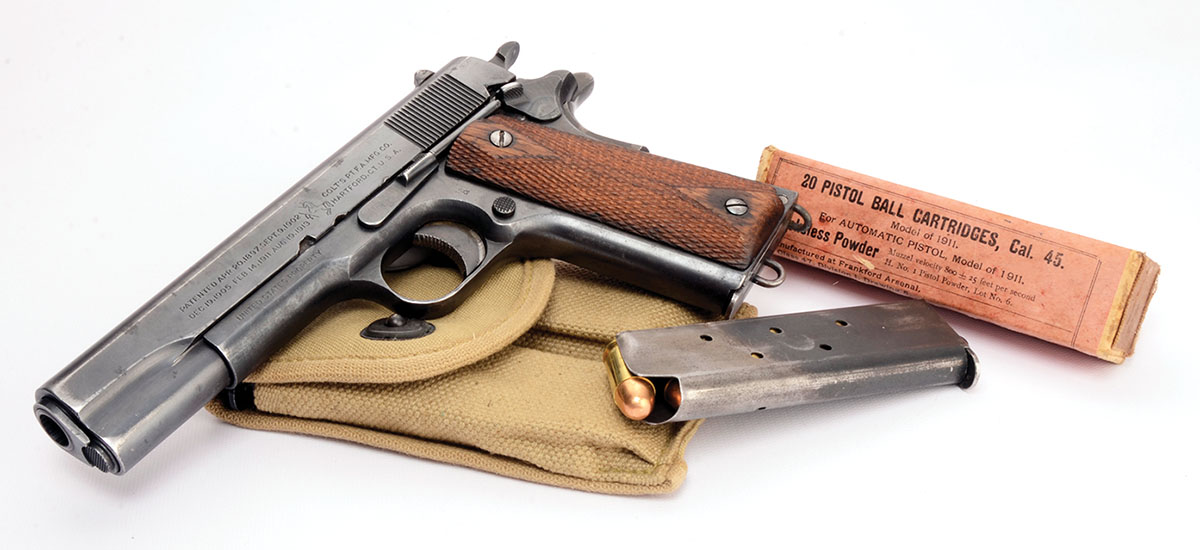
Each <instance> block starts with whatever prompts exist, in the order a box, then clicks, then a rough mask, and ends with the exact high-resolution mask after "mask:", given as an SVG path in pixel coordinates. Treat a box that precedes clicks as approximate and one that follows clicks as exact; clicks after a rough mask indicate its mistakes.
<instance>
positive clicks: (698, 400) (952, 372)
mask: <svg viewBox="0 0 1200 550" xmlns="http://www.w3.org/2000/svg"><path fill="white" fill-rule="evenodd" d="M615 344H616V345H615V349H616V350H617V351H618V352H619V353H616V354H611V353H610V354H606V358H605V359H606V361H609V362H610V364H609V368H610V371H611V372H614V373H616V372H622V370H624V371H627V372H628V373H629V375H630V376H633V377H644V378H645V379H647V380H649V381H650V382H652V383H653V384H654V386H655V387H656V388H657V390H658V391H657V392H656V393H657V394H659V395H664V394H665V396H669V397H667V398H665V399H656V400H655V403H654V406H653V410H652V411H651V412H650V413H649V415H648V416H647V417H646V418H645V421H646V422H648V423H651V424H660V423H663V422H675V421H680V420H691V419H695V418H707V417H710V416H720V415H726V414H736V413H742V412H749V411H755V410H762V409H768V408H770V409H773V408H778V407H787V406H791V405H800V404H805V403H817V402H821V401H830V400H834V399H845V398H850V397H861V396H866V395H874V394H879V393H888V392H894V391H900V390H908V389H916V388H924V387H929V386H940V385H957V386H960V387H963V388H966V387H969V386H971V385H972V384H974V382H975V379H976V376H977V372H976V368H975V367H976V359H975V354H974V353H972V352H971V350H970V348H968V347H967V342H966V341H965V340H963V339H962V337H960V336H959V335H958V334H957V333H955V332H954V329H952V328H950V325H948V324H946V322H945V321H943V320H942V319H941V317H939V316H938V314H937V313H936V312H935V311H934V310H933V308H932V307H930V306H929V305H928V304H926V303H925V302H921V301H916V300H912V301H906V302H897V303H892V304H879V305H872V306H863V307H853V308H844V309H831V310H826V311H815V312H810V313H796V314H790V315H778V316H774V317H760V318H756V319H744V320H737V321H717V322H713V323H704V324H699V325H688V326H682V327H672V328H664V329H652V330H639V331H630V332H623V333H621V334H619V335H617V339H616V342H615ZM611 361H622V362H623V365H620V366H615V365H613V364H611ZM614 382H615V383H618V384H619V383H620V382H621V381H620V380H615V381H614ZM674 403H677V404H674ZM620 405H621V404H620V403H618V407H619V406H620Z"/></svg>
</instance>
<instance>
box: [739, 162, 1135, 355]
mask: <svg viewBox="0 0 1200 550" xmlns="http://www.w3.org/2000/svg"><path fill="white" fill-rule="evenodd" d="M759 179H760V180H761V181H765V182H767V183H771V184H774V185H778V186H780V187H786V188H788V189H792V190H794V191H797V192H798V193H799V194H800V197H799V203H800V204H801V205H803V206H804V207H805V208H806V209H807V210H808V211H809V213H810V214H811V215H812V217H813V227H812V228H811V229H810V230H809V231H807V232H806V233H804V234H799V233H789V234H788V236H787V237H785V239H784V242H783V244H781V245H780V247H779V250H778V252H777V254H778V255H780V256H782V257H784V258H788V259H791V260H796V261H799V262H802V263H806V264H809V265H813V266H816V267H820V268H822V269H825V270H828V271H832V272H835V273H839V274H842V275H845V276H847V277H851V278H853V279H857V280H859V281H863V282H867V283H870V284H873V285H875V286H879V287H882V288H886V289H888V290H891V291H893V292H896V293H899V294H903V295H905V296H910V297H913V298H921V299H924V300H927V301H929V302H931V303H936V304H938V305H942V306H944V307H947V308H950V309H954V310H957V311H960V312H963V313H965V314H967V315H970V316H973V317H977V318H981V319H984V320H987V321H990V322H993V323H995V324H998V325H1001V326H1004V327H1008V328H1010V329H1013V330H1016V331H1019V332H1022V333H1025V334H1030V335H1033V336H1036V337H1038V338H1041V339H1043V340H1047V341H1050V342H1054V343H1057V344H1061V345H1064V346H1068V347H1071V348H1075V349H1077V350H1080V351H1083V352H1085V353H1089V354H1091V355H1096V356H1099V357H1101V358H1104V359H1107V360H1110V361H1115V362H1120V360H1121V359H1123V358H1124V357H1125V356H1126V355H1128V353H1131V352H1132V343H1133V342H1132V340H1133V335H1135V334H1136V331H1137V328H1138V325H1140V321H1141V315H1142V312H1143V311H1144V307H1145V302H1147V301H1148V300H1149V293H1150V292H1152V290H1153V279H1154V278H1156V276H1157V265H1154V264H1153V262H1150V261H1149V260H1148V259H1146V258H1145V256H1144V255H1143V254H1141V253H1140V252H1134V251H1131V250H1129V249H1126V248H1122V247H1119V246H1116V245H1112V244H1108V243H1105V242H1102V241H1098V240H1095V239H1090V238H1087V237H1083V236H1080V235H1076V234H1074V233H1069V232H1067V231H1062V230H1058V229H1054V228H1050V227H1046V226H1043V225H1039V224H1035V223H1032V222H1027V221H1024V220H1020V219H1016V218H1013V217H1011V216H1005V215H1003V214H999V213H996V212H992V211H989V210H985V209H983V208H979V207H976V206H972V205H970V204H966V203H962V202H959V201H954V200H951V199H947V198H944V197H940V196H937V195H934V194H932V193H926V192H923V191H919V190H916V189H912V188H909V187H904V186H901V185H896V184H894V183H890V182H887V181H884V180H880V179H877V178H872V177H870V176H865V175H862V174H858V173H855V172H851V171H849V170H844V169H841V168H837V167H835V166H831V165H828V164H824V163H821V162H817V161H814V160H811V159H807V158H804V157H801V156H798V155H792V154H788V153H783V152H780V151H778V150H776V149H774V148H768V149H767V151H765V152H764V153H763V161H762V164H761V165H760V167H759ZM1150 266H1153V273H1147V277H1148V278H1149V279H1150V281H1149V284H1146V282H1147V281H1145V280H1143V284H1142V285H1140V286H1139V288H1143V287H1144V292H1143V294H1145V296H1144V299H1142V300H1141V301H1140V309H1137V310H1136V311H1128V312H1127V311H1126V309H1127V306H1129V304H1130V297H1131V295H1132V294H1135V293H1133V288H1134V286H1135V285H1134V283H1135V282H1136V281H1137V279H1138V275H1139V274H1140V273H1143V268H1148V267H1150ZM1135 297H1136V296H1135ZM1134 302H1138V300H1134ZM1136 305H1137V304H1136V303H1135V306H1136ZM1127 315H1136V316H1137V319H1136V322H1132V323H1131V322H1128V321H1127V322H1125V323H1124V325H1126V326H1129V325H1132V328H1129V329H1128V330H1131V331H1132V333H1128V334H1126V335H1125V338H1118V337H1117V336H1118V335H1117V333H1118V332H1119V330H1120V329H1121V328H1122V321H1123V320H1126V319H1125V318H1126V316H1127ZM1123 340H1127V341H1128V346H1127V349H1126V348H1122V347H1121V346H1119V345H1116V346H1115V345H1114V344H1120V343H1121V342H1120V341H1123Z"/></svg>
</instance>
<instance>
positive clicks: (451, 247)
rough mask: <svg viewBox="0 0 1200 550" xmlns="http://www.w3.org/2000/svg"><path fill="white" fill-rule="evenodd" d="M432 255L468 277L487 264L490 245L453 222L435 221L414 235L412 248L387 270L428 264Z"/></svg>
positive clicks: (391, 263)
mask: <svg viewBox="0 0 1200 550" xmlns="http://www.w3.org/2000/svg"><path fill="white" fill-rule="evenodd" d="M430 252H437V253H438V254H441V255H442V256H445V257H446V258H447V259H449V260H450V261H451V262H453V263H454V267H456V268H458V271H459V274H461V275H462V276H463V277H466V276H467V275H468V274H470V273H471V272H473V271H475V269H476V268H478V267H479V264H481V263H483V258H484V255H485V254H486V253H487V246H486V245H485V244H484V242H483V239H482V238H481V237H480V236H479V234H477V233H475V232H474V231H472V230H471V229H470V228H468V227H466V226H463V225H459V224H457V223H452V222H434V223H431V224H429V225H426V226H425V227H422V228H420V229H418V230H417V232H416V233H414V234H413V240H412V248H410V249H409V250H408V251H406V252H405V253H404V254H401V255H400V256H399V257H397V258H396V259H395V260H392V261H391V262H389V263H388V265H387V266H385V268H384V270H385V271H399V270H403V269H407V268H410V267H413V266H415V265H417V264H420V263H424V261H425V260H426V259H427V258H428V257H429V253H430Z"/></svg>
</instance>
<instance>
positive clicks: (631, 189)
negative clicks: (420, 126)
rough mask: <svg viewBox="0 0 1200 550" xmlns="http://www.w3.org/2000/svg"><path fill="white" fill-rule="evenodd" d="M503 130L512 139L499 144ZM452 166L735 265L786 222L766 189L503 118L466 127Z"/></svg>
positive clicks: (744, 262)
mask: <svg viewBox="0 0 1200 550" xmlns="http://www.w3.org/2000/svg"><path fill="white" fill-rule="evenodd" d="M497 130H503V131H507V132H508V133H509V134H510V135H511V143H510V144H508V145H507V146H505V147H501V146H498V145H493V144H492V140H491V139H490V137H489V136H491V134H492V132H495V131H497ZM498 141H500V143H502V144H503V143H504V140H498ZM447 167H448V168H449V169H451V170H453V171H455V172H458V173H461V174H463V175H466V176H470V177H473V178H476V179H479V180H482V181H485V182H487V183H490V184H492V185H496V186H499V187H502V188H504V189H507V190H510V191H513V192H515V193H519V194H521V195H524V196H526V197H528V198H530V199H533V200H536V201H538V202H541V203H543V204H547V205H550V206H554V207H556V208H559V209H562V210H565V211H567V212H571V213H573V214H576V215H579V216H583V217H586V218H590V219H592V220H594V221H597V222H600V223H603V224H606V225H610V226H612V227H616V228H619V229H622V230H625V231H628V232H630V233H633V234H636V235H640V236H642V237H645V238H648V239H652V240H655V241H658V242H661V243H664V244H668V245H672V246H675V247H677V248H681V249H683V250H686V251H688V252H691V253H693V254H696V255H699V256H703V257H705V258H708V259H710V260H714V261H717V262H721V263H724V264H728V265H730V266H733V267H736V268H738V269H745V268H747V267H749V265H750V263H751V262H753V261H754V258H755V256H756V255H757V253H758V251H759V249H760V248H761V247H762V246H763V245H764V244H765V243H766V241H767V239H769V238H770V237H771V233H772V231H773V230H774V229H775V226H776V224H777V223H778V221H779V219H780V217H781V216H783V205H782V203H781V202H780V200H779V197H777V196H776V194H775V190H774V188H772V187H771V186H769V185H764V184H762V183H758V182H755V181H751V180H746V179H742V178H738V177H734V176H731V175H729V174H723V173H721V172H716V171H713V170H708V169H706V168H701V167H699V166H694V165H691V164H687V163H683V162H678V161H674V160H670V159H666V158H663V157H659V156H655V155H651V154H649V153H642V152H638V151H632V150H629V149H626V148H623V147H619V146H616V145H612V144H609V143H604V142H600V141H596V140H593V139H588V138H584V137H580V136H576V135H573V134H568V133H565V132H562V131H559V130H554V129H551V128H547V127H545V126H542V125H539V124H535V123H531V122H525V121H522V120H518V119H515V118H512V117H508V116H503V115H495V116H492V117H490V118H487V119H484V120H480V121H478V122H474V123H472V124H471V125H469V126H467V128H466V129H465V130H464V131H463V133H462V135H461V136H460V137H459V138H458V140H456V141H455V142H454V145H453V146H452V147H451V149H450V155H449V159H448V162H447ZM729 199H741V200H743V201H745V203H746V206H747V207H748V208H747V210H746V212H745V213H744V214H742V215H740V216H739V215H734V214H731V213H730V212H729V211H727V209H726V201H728V200H729Z"/></svg>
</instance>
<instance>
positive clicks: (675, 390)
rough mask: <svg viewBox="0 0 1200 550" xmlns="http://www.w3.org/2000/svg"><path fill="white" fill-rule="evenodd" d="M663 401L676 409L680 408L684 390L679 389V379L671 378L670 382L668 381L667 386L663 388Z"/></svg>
mask: <svg viewBox="0 0 1200 550" xmlns="http://www.w3.org/2000/svg"><path fill="white" fill-rule="evenodd" d="M663 401H666V402H667V404H668V405H670V406H671V407H673V408H676V409H678V408H679V404H680V403H683V392H682V390H680V389H679V381H678V380H675V379H671V381H670V382H667V387H666V388H664V389H663Z"/></svg>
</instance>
